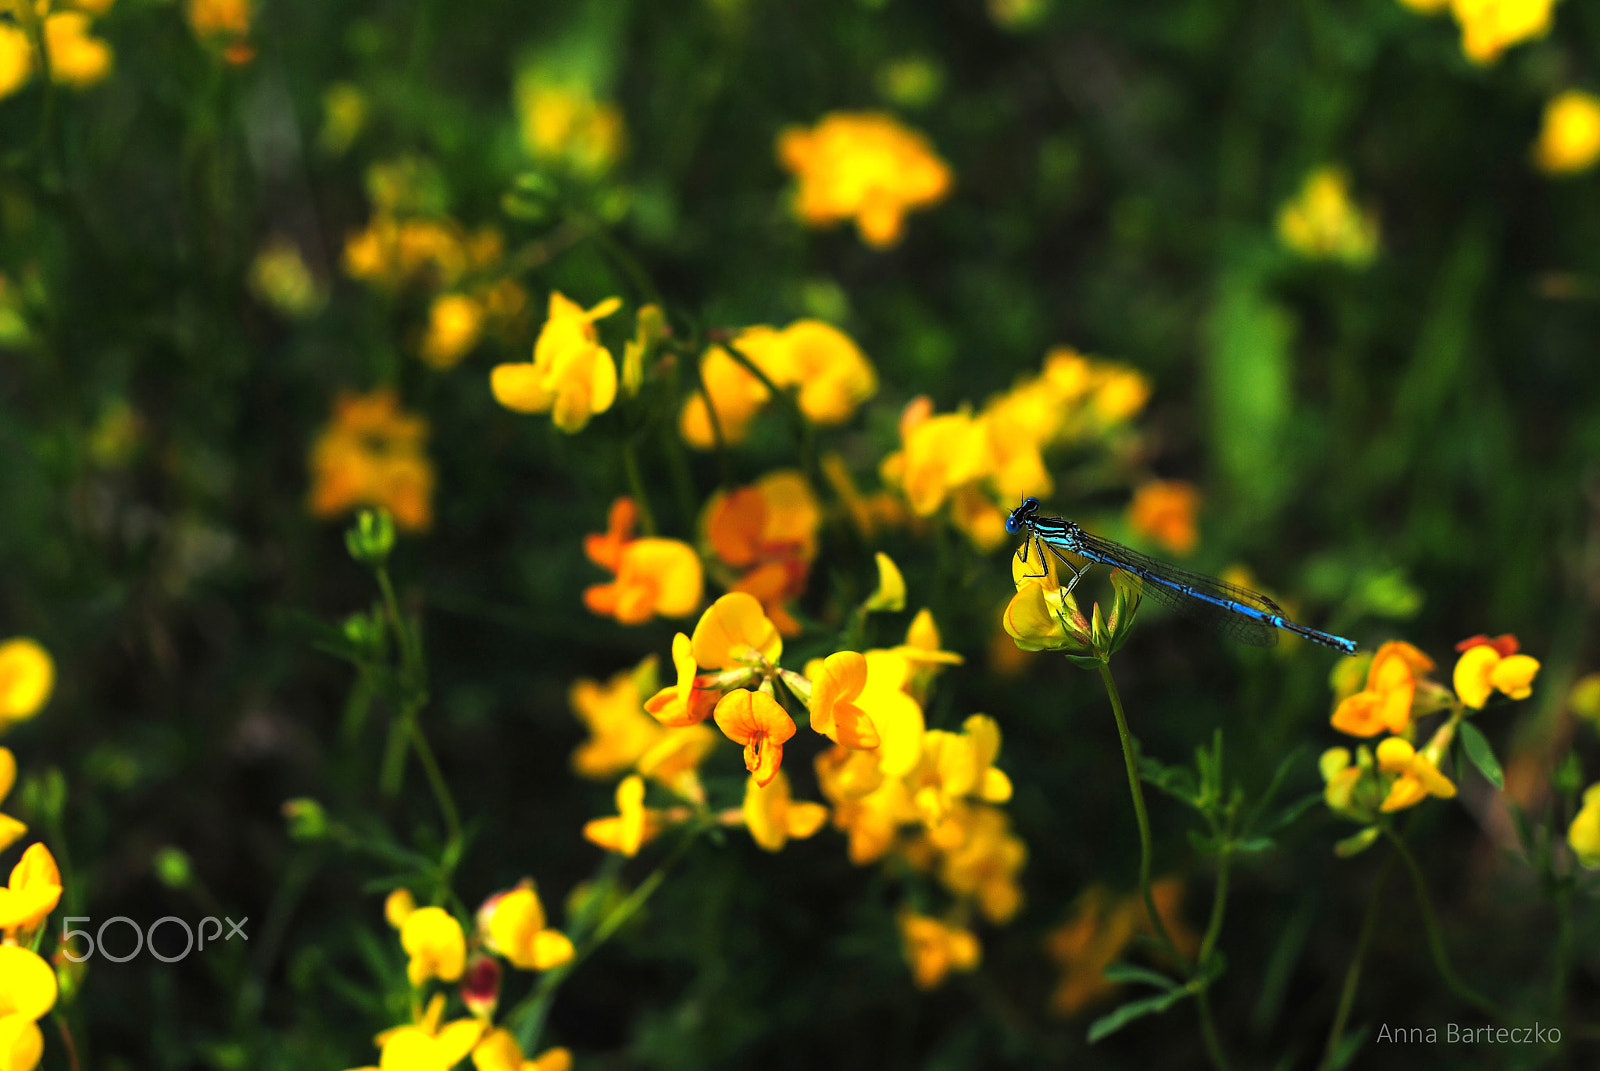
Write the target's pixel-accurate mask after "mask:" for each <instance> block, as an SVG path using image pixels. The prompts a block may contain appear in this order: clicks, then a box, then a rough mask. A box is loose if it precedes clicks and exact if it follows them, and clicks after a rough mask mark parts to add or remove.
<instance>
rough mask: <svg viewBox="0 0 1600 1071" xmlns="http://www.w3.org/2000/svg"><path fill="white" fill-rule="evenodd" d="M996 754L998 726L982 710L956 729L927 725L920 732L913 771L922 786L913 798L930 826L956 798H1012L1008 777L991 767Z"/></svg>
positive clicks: (953, 803)
mask: <svg viewBox="0 0 1600 1071" xmlns="http://www.w3.org/2000/svg"><path fill="white" fill-rule="evenodd" d="M999 754H1000V726H999V724H998V723H997V722H996V721H995V720H994V719H993V718H991V717H989V716H987V715H985V714H974V715H972V716H971V717H969V718H968V719H967V720H966V721H965V722H964V723H963V724H962V727H961V732H959V733H952V732H946V731H945V730H942V729H930V730H929V731H928V732H926V733H924V734H923V737H922V763H921V768H920V770H919V771H918V772H917V774H916V778H917V781H918V782H919V783H920V784H921V787H920V788H918V789H917V791H916V795H915V797H914V800H915V802H916V804H917V808H918V810H920V811H921V812H922V815H923V820H924V821H925V822H926V823H927V824H928V826H929V827H930V828H932V827H934V826H936V825H937V824H938V823H939V821H940V820H942V819H943V817H944V815H945V813H946V812H947V811H949V810H950V809H951V807H953V806H954V805H955V802H956V801H957V800H960V799H963V798H966V797H971V798H973V799H979V800H984V801H986V802H988V803H1004V802H1005V801H1006V800H1008V799H1010V798H1011V779H1010V778H1008V777H1007V776H1006V775H1005V774H1004V773H1002V772H1001V771H999V770H997V769H995V767H994V760H995V759H996V758H997V757H999Z"/></svg>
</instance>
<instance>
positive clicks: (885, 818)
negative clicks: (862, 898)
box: [816, 745, 917, 866]
mask: <svg viewBox="0 0 1600 1071" xmlns="http://www.w3.org/2000/svg"><path fill="white" fill-rule="evenodd" d="M816 771H817V784H818V785H819V786H820V787H821V789H822V794H823V796H825V797H826V798H827V799H828V801H829V802H830V803H832V804H833V824H834V827H835V828H836V829H839V830H842V831H843V832H844V833H845V835H846V837H847V838H848V841H847V850H846V854H847V856H848V857H849V859H850V862H851V863H853V864H854V865H856V866H865V865H867V864H868V863H871V862H874V861H876V860H878V859H881V858H883V857H884V856H885V855H887V854H888V853H889V850H890V849H891V848H893V847H894V843H895V837H896V835H897V834H898V831H899V829H900V827H901V825H903V824H905V823H907V822H915V821H916V820H917V811H916V808H915V807H914V806H912V803H911V796H910V794H909V793H908V792H907V791H906V786H905V782H904V781H902V780H901V779H900V778H899V777H885V775H884V773H883V770H882V769H881V767H880V764H879V763H878V762H877V761H876V759H875V757H874V756H873V754H872V753H871V752H868V751H851V750H850V749H849V748H846V747H844V746H842V745H841V746H837V747H834V748H832V749H830V750H828V751H825V752H823V753H822V754H820V755H818V756H817V758H816Z"/></svg>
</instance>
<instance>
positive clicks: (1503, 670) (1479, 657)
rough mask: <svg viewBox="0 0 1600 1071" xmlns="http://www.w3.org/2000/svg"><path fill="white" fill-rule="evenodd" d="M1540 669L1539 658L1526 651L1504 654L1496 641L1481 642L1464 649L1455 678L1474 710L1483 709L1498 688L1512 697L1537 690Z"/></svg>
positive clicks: (1459, 693) (1457, 665)
mask: <svg viewBox="0 0 1600 1071" xmlns="http://www.w3.org/2000/svg"><path fill="white" fill-rule="evenodd" d="M1512 643H1513V644H1515V640H1513V641H1512ZM1515 649H1516V648H1515V646H1513V647H1512V648H1511V650H1512V651H1515ZM1538 672H1539V662H1538V660H1537V659H1533V658H1529V657H1528V656H1527V655H1524V654H1514V653H1513V654H1510V655H1502V654H1501V652H1500V651H1499V650H1497V649H1496V648H1495V646H1494V645H1493V644H1492V643H1479V644H1474V645H1473V646H1470V647H1468V648H1467V649H1466V650H1465V651H1462V652H1461V657H1460V658H1459V659H1457V660H1456V669H1455V673H1454V674H1453V679H1454V683H1455V688H1456V695H1458V696H1460V697H1461V701H1462V702H1463V703H1465V704H1466V705H1467V706H1469V707H1471V708H1472V709H1473V710H1482V709H1483V705H1484V704H1485V703H1487V702H1488V701H1489V696H1490V695H1492V694H1493V693H1494V692H1495V691H1500V692H1503V693H1505V694H1506V695H1508V696H1510V697H1511V698H1512V699H1526V698H1528V696H1529V695H1531V694H1533V678H1534V676H1535V675H1536V674H1537V673H1538Z"/></svg>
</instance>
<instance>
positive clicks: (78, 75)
mask: <svg viewBox="0 0 1600 1071" xmlns="http://www.w3.org/2000/svg"><path fill="white" fill-rule="evenodd" d="M111 2H112V0H77V2H76V3H61V4H52V3H50V2H49V0H44V2H43V3H39V4H37V6H34V5H27V8H28V9H24V5H23V4H18V5H16V6H17V8H18V14H19V16H20V25H19V24H18V23H13V22H0V98H5V97H9V96H10V95H11V94H13V93H15V92H16V91H17V90H19V89H21V88H22V87H23V86H25V85H27V84H28V80H29V79H30V78H32V77H33V74H34V71H35V70H36V69H37V68H38V66H39V64H38V62H37V57H36V56H35V55H34V50H33V42H32V41H31V40H30V39H29V37H28V32H29V31H28V27H29V25H30V24H31V23H32V22H34V21H35V20H37V29H38V32H39V35H40V40H41V41H42V42H43V44H44V49H45V52H46V53H47V55H48V57H49V61H50V63H49V70H50V78H51V80H52V81H54V82H59V83H60V84H62V85H66V86H70V87H72V88H73V89H87V88H88V87H89V86H92V85H94V84H95V83H97V82H100V81H103V80H104V79H105V77H106V76H107V75H109V74H110V73H111V64H112V53H111V46H110V45H108V44H106V43H105V42H104V41H103V40H101V39H100V38H98V37H95V36H93V35H92V34H91V33H90V31H91V29H92V28H93V25H94V18H95V16H97V15H103V14H105V13H106V11H107V10H108V9H109V8H110V7H111Z"/></svg>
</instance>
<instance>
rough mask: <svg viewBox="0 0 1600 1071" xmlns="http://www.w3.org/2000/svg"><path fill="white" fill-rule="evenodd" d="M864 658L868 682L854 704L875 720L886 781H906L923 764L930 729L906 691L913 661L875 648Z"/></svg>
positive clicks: (889, 651)
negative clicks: (926, 732) (923, 743)
mask: <svg viewBox="0 0 1600 1071" xmlns="http://www.w3.org/2000/svg"><path fill="white" fill-rule="evenodd" d="M862 657H863V658H864V659H866V663H867V682H866V684H865V686H864V687H862V689H861V694H860V695H859V697H857V698H856V699H855V700H854V704H855V705H856V706H857V707H859V708H860V709H861V710H862V711H863V712H865V713H866V715H867V716H868V717H869V718H871V719H872V725H873V728H875V729H877V731H878V749H877V756H878V766H879V769H881V770H882V771H883V774H884V776H886V777H905V776H906V775H907V774H909V773H911V771H913V770H915V769H916V768H917V764H918V763H919V762H921V760H922V739H923V735H924V733H925V730H926V725H927V723H926V721H925V720H924V718H923V715H922V705H921V704H920V703H918V702H917V701H916V699H915V698H913V697H912V696H911V694H910V692H908V691H907V687H908V686H909V685H910V683H911V680H912V665H911V661H910V660H909V659H907V658H906V657H905V655H903V654H901V653H900V652H899V651H897V650H892V649H891V650H882V649H876V648H875V649H872V650H869V651H865V652H863V653H862ZM835 717H836V718H837V713H836V714H835ZM913 817H915V814H914V813H913Z"/></svg>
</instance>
